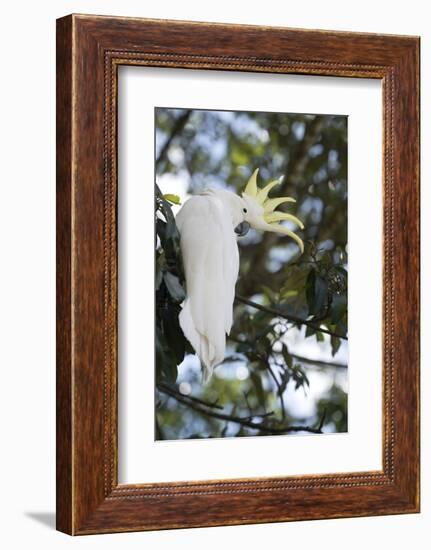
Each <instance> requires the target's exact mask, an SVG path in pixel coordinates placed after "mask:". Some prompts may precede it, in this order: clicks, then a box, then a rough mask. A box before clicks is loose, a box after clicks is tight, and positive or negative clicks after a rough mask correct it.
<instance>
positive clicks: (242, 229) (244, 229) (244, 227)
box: [235, 222, 250, 237]
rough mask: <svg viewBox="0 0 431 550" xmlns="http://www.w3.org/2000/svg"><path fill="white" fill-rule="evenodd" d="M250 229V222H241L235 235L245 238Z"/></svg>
mask: <svg viewBox="0 0 431 550" xmlns="http://www.w3.org/2000/svg"><path fill="white" fill-rule="evenodd" d="M249 229H250V224H249V223H248V222H241V223H239V224H238V225H237V226H236V227H235V233H236V234H237V235H238V236H239V237H244V235H247V233H248V230H249Z"/></svg>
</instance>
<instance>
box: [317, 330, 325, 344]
mask: <svg viewBox="0 0 431 550" xmlns="http://www.w3.org/2000/svg"><path fill="white" fill-rule="evenodd" d="M316 340H317V341H318V342H324V340H325V337H324V336H323V332H316Z"/></svg>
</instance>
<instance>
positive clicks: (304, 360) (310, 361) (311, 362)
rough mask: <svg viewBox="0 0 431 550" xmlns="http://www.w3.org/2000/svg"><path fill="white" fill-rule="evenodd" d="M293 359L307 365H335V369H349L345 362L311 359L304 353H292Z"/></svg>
mask: <svg viewBox="0 0 431 550" xmlns="http://www.w3.org/2000/svg"><path fill="white" fill-rule="evenodd" d="M290 355H291V357H292V358H293V359H295V360H296V361H299V362H300V363H306V364H307V365H315V366H317V367H333V368H335V369H347V365H346V364H344V363H336V362H332V361H322V360H320V359H310V358H309V357H304V356H303V355H297V354H296V353H291V354H290Z"/></svg>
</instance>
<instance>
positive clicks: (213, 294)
mask: <svg viewBox="0 0 431 550" xmlns="http://www.w3.org/2000/svg"><path fill="white" fill-rule="evenodd" d="M176 223H177V226H178V230H179V232H180V236H181V253H182V257H183V264H184V272H185V278H186V291H187V297H186V299H185V301H184V303H183V309H182V311H181V313H180V316H179V321H180V326H181V328H182V330H183V332H184V335H185V336H186V338H187V339H188V340H189V342H190V343H191V345H192V346H193V348H194V350H195V351H196V353H197V355H198V356H199V358H200V359H201V361H202V363H203V366H204V381H207V380H208V379H209V378H210V376H211V374H212V372H213V369H214V367H215V365H217V364H219V363H221V362H222V361H223V359H224V353H225V347H226V334H229V332H230V329H231V327H232V315H233V300H234V295H235V284H236V280H237V278H238V270H239V255H238V245H237V242H236V236H235V233H234V230H233V226H232V220H231V217H230V215H228V213H227V211H226V210H225V208H224V207H223V203H222V202H221V200H220V199H218V198H217V197H215V196H211V195H202V196H195V197H192V198H191V199H189V200H188V201H187V202H186V203H185V204H184V206H183V207H182V208H181V210H180V211H179V213H178V214H177V217H176Z"/></svg>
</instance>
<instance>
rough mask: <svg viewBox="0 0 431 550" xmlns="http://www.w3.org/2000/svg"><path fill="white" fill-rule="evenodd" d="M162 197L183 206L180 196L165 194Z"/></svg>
mask: <svg viewBox="0 0 431 550" xmlns="http://www.w3.org/2000/svg"><path fill="white" fill-rule="evenodd" d="M162 197H163V198H164V199H165V200H166V201H169V202H171V203H172V204H181V199H180V197H179V196H178V195H172V194H171V193H165V194H164V195H162Z"/></svg>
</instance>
